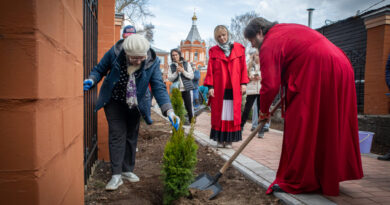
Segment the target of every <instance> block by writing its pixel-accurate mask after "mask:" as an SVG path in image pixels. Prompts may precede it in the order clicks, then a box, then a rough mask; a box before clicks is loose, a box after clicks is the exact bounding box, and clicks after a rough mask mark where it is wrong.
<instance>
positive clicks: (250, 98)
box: [241, 95, 260, 128]
mask: <svg viewBox="0 0 390 205" xmlns="http://www.w3.org/2000/svg"><path fill="white" fill-rule="evenodd" d="M256 99H257V100H256ZM255 100H256V103H257V109H260V95H247V96H246V103H245V107H244V112H243V113H242V116H241V128H243V127H244V125H245V123H246V120H247V119H248V116H249V112H250V111H251V109H252V106H253V102H254V101H255ZM257 113H259V112H257Z"/></svg>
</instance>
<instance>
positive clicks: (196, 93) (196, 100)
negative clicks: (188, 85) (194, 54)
mask: <svg viewBox="0 0 390 205" xmlns="http://www.w3.org/2000/svg"><path fill="white" fill-rule="evenodd" d="M193 69H194V79H192V83H193V84H194V90H193V96H194V102H193V105H194V107H195V108H197V107H199V89H198V88H199V79H200V71H199V68H197V67H196V66H195V65H194V66H193Z"/></svg>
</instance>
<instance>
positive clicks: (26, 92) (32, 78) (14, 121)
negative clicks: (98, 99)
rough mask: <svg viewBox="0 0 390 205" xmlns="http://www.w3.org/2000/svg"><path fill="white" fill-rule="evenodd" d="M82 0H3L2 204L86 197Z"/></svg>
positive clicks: (70, 200)
mask: <svg viewBox="0 0 390 205" xmlns="http://www.w3.org/2000/svg"><path fill="white" fill-rule="evenodd" d="M82 26H83V1H82V0H74V1H59V0H36V1H28V0H21V1H18V2H10V1H1V2H0V33H1V38H0V60H1V62H2V69H0V124H1V125H2V129H1V130H0V136H1V137H0V161H1V162H2V163H1V164H0V204H84V183H83V176H84V170H83V91H82V80H83V79H82V76H83V30H82V29H83V27H82Z"/></svg>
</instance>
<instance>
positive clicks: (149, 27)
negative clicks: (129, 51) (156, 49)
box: [139, 23, 154, 43]
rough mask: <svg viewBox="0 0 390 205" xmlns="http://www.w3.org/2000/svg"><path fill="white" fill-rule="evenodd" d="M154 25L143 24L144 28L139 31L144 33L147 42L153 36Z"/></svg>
mask: <svg viewBox="0 0 390 205" xmlns="http://www.w3.org/2000/svg"><path fill="white" fill-rule="evenodd" d="M153 29H154V25H153V24H152V23H148V24H144V28H143V29H142V30H140V31H139V32H140V33H144V35H145V38H146V39H148V41H149V42H151V43H152V42H153V36H154V31H153Z"/></svg>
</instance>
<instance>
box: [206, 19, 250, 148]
mask: <svg viewBox="0 0 390 205" xmlns="http://www.w3.org/2000/svg"><path fill="white" fill-rule="evenodd" d="M214 38H215V40H216V42H217V45H216V46H214V47H212V48H210V50H209V63H208V66H207V74H206V78H205V80H204V85H205V86H208V87H209V95H210V98H209V103H210V106H211V131H210V138H211V139H213V140H214V141H217V147H225V148H231V146H232V142H237V141H240V140H242V136H241V98H242V94H244V93H245V90H246V84H247V83H248V82H249V78H248V74H247V68H246V60H245V47H244V46H242V45H241V44H239V43H236V42H232V41H231V40H230V38H229V31H228V29H227V28H226V27H225V26H223V25H219V26H217V27H216V28H215V29H214Z"/></svg>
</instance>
